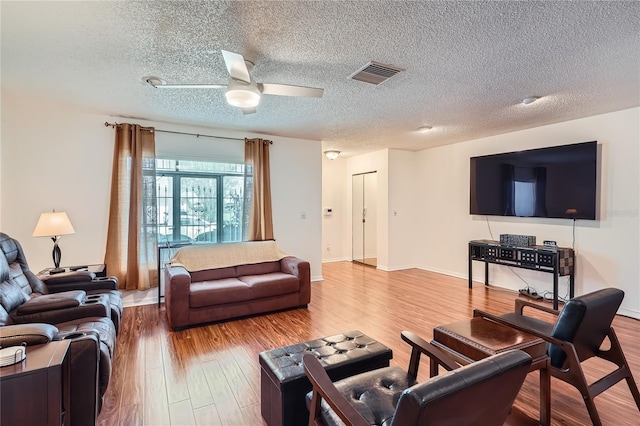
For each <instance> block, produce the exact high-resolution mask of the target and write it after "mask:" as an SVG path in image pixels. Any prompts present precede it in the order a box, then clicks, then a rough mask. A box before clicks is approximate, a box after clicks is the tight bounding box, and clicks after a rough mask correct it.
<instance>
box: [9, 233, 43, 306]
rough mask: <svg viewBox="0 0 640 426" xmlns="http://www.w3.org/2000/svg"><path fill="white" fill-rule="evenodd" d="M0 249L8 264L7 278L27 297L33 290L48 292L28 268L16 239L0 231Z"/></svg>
mask: <svg viewBox="0 0 640 426" xmlns="http://www.w3.org/2000/svg"><path fill="white" fill-rule="evenodd" d="M0 251H2V254H3V255H4V257H5V259H6V261H7V264H8V266H9V275H10V277H9V279H10V280H11V281H13V282H14V283H16V284H17V285H19V286H20V288H21V289H22V292H23V293H24V294H25V295H26V296H27V297H29V296H30V295H31V293H34V292H35V293H41V294H46V293H48V291H47V288H46V287H45V285H44V283H43V282H42V281H40V280H39V279H38V278H37V277H36V276H35V274H34V273H33V272H31V270H30V269H29V265H28V264H27V258H26V257H25V255H24V250H23V249H22V246H21V245H20V243H19V242H18V240H15V239H13V238H11V237H10V236H8V235H7V234H5V233H1V232H0Z"/></svg>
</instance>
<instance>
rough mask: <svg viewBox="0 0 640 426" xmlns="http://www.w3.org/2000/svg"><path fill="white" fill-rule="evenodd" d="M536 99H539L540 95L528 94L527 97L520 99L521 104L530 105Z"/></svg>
mask: <svg viewBox="0 0 640 426" xmlns="http://www.w3.org/2000/svg"><path fill="white" fill-rule="evenodd" d="M538 99H540V96H529V97H527V98H524V99H523V100H522V104H523V105H531V104H532V103H534V102H535V101H537V100H538Z"/></svg>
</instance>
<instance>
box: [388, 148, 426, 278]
mask: <svg viewBox="0 0 640 426" xmlns="http://www.w3.org/2000/svg"><path fill="white" fill-rule="evenodd" d="M416 167H417V157H416V153H415V152H410V151H401V150H397V149H390V150H389V188H388V191H389V204H388V206H387V212H388V228H389V264H388V270H398V269H407V268H410V267H412V265H415V256H416V254H417V250H415V247H416V244H415V227H416V226H418V224H419V223H420V221H421V218H422V217H423V215H424V211H423V210H421V209H418V203H417V201H418V200H420V199H423V198H426V194H423V193H422V191H421V190H420V183H419V181H418V180H417V179H416Z"/></svg>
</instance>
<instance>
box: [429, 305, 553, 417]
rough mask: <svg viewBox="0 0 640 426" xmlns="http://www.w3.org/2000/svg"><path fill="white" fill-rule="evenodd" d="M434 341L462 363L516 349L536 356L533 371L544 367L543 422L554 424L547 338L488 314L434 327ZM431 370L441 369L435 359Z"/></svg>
mask: <svg viewBox="0 0 640 426" xmlns="http://www.w3.org/2000/svg"><path fill="white" fill-rule="evenodd" d="M431 344H432V345H434V346H436V347H438V348H440V349H442V350H444V351H445V352H447V353H448V354H449V355H451V356H452V357H453V358H454V359H455V360H456V361H457V362H458V363H460V364H462V365H465V364H470V363H472V362H474V361H479V360H481V359H483V358H487V357H489V356H491V355H495V354H497V353H501V352H506V351H508V350H512V349H519V350H522V351H524V352H526V353H528V354H529V355H530V356H531V358H533V362H532V363H531V370H530V371H535V370H539V371H540V424H542V425H543V426H548V425H550V424H551V375H550V374H549V357H548V356H547V344H546V342H545V341H544V340H542V339H540V338H539V337H536V336H533V335H531V334H528V333H524V332H522V331H519V330H516V329H514V328H510V327H506V326H504V325H502V324H498V323H495V322H493V321H490V320H488V319H486V318H482V317H475V318H472V319H470V320H466V321H461V322H456V323H453V324H446V325H441V326H438V327H436V328H434V329H433V341H432V342H431ZM431 372H432V375H435V374H437V372H438V365H437V364H436V363H435V361H434V360H431Z"/></svg>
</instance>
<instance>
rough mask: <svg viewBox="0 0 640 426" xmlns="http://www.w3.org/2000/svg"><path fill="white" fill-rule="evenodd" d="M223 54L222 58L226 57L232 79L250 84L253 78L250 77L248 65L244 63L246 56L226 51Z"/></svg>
mask: <svg viewBox="0 0 640 426" xmlns="http://www.w3.org/2000/svg"><path fill="white" fill-rule="evenodd" d="M221 52H222V56H223V57H224V63H225V64H226V65H227V71H229V75H230V76H231V78H235V79H236V80H241V81H246V82H247V83H250V82H251V76H249V70H248V69H247V64H245V62H244V56H242V55H240V54H238V53H233V52H228V51H226V50H221Z"/></svg>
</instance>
